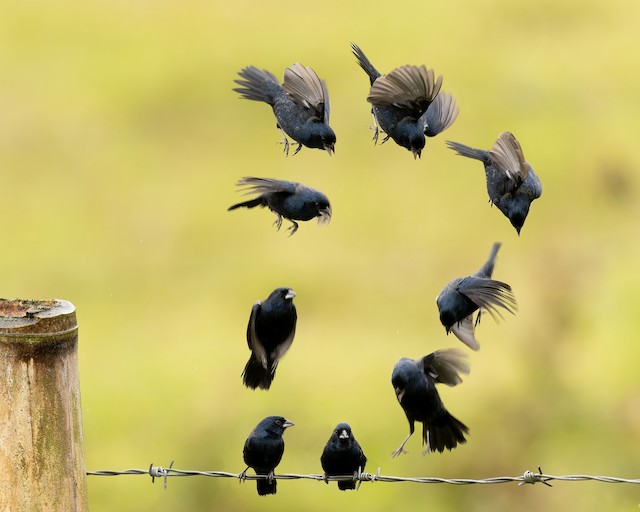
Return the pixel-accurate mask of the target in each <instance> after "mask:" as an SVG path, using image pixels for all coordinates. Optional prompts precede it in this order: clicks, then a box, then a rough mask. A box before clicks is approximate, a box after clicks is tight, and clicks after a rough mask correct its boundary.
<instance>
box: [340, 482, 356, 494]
mask: <svg viewBox="0 0 640 512" xmlns="http://www.w3.org/2000/svg"><path fill="white" fill-rule="evenodd" d="M355 488H356V483H355V482H353V481H351V480H339V481H338V489H340V490H341V491H346V490H347V489H355Z"/></svg>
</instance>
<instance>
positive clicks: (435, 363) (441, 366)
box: [420, 348, 469, 386]
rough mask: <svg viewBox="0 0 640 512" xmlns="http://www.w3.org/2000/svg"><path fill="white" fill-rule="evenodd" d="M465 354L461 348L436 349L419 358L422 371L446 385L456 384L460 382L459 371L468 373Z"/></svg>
mask: <svg viewBox="0 0 640 512" xmlns="http://www.w3.org/2000/svg"><path fill="white" fill-rule="evenodd" d="M466 361H467V356H466V354H465V353H464V352H462V351H461V350H458V349H455V348H450V349H443V350H436V351H435V352H433V353H432V354H429V355H428V356H425V357H423V358H422V359H421V360H420V363H421V366H422V371H423V372H424V373H425V374H429V375H430V376H431V377H433V380H434V381H435V382H437V383H440V384H446V385H447V386H456V385H458V384H460V383H461V382H462V377H461V376H460V374H461V373H464V374H468V373H469V365H468V364H467V362H466Z"/></svg>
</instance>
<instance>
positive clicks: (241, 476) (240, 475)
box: [238, 466, 249, 484]
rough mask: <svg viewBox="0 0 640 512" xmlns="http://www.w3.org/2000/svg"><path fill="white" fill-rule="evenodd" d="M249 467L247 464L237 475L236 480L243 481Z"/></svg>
mask: <svg viewBox="0 0 640 512" xmlns="http://www.w3.org/2000/svg"><path fill="white" fill-rule="evenodd" d="M248 469H249V466H247V467H246V468H245V469H244V471H242V472H241V473H240V474H239V475H238V480H239V481H240V483H241V484H242V483H244V482H245V480H246V479H247V470H248Z"/></svg>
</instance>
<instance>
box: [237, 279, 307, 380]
mask: <svg viewBox="0 0 640 512" xmlns="http://www.w3.org/2000/svg"><path fill="white" fill-rule="evenodd" d="M295 296H296V294H295V292H294V291H293V290H292V289H291V288H277V289H275V290H273V291H272V292H271V295H269V297H267V300H265V301H263V302H259V301H258V302H256V303H255V304H254V305H253V308H251V316H250V317H249V325H248V326H247V344H248V345H249V348H250V349H251V356H250V357H249V361H247V364H246V366H245V367H244V371H243V372H242V381H243V383H244V385H245V386H247V387H248V388H251V389H256V388H260V389H269V387H270V386H271V382H272V381H273V378H274V377H275V375H276V368H277V367H278V363H279V362H280V359H281V358H282V356H283V355H284V354H285V353H286V352H287V350H289V347H290V346H291V343H293V338H294V336H295V334H296V322H297V319H298V314H297V312H296V307H295V305H294V304H293V298H294V297H295Z"/></svg>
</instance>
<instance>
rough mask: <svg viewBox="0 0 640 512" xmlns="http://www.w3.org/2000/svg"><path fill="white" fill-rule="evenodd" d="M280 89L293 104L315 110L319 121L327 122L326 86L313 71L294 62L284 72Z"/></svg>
mask: <svg viewBox="0 0 640 512" xmlns="http://www.w3.org/2000/svg"><path fill="white" fill-rule="evenodd" d="M282 88H283V89H284V91H285V92H286V93H287V95H288V96H289V98H291V99H292V100H293V101H294V102H295V103H297V104H298V105H301V106H303V107H306V108H311V109H313V110H315V111H316V113H317V114H318V117H320V119H322V120H323V121H324V122H325V123H328V122H329V93H328V91H327V86H326V84H325V83H324V81H323V80H320V78H318V75H316V72H315V71H314V70H313V69H311V68H310V67H308V66H303V65H302V64H300V63H299V62H295V63H294V64H292V65H291V66H289V67H288V68H286V69H285V70H284V83H283V84H282Z"/></svg>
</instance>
